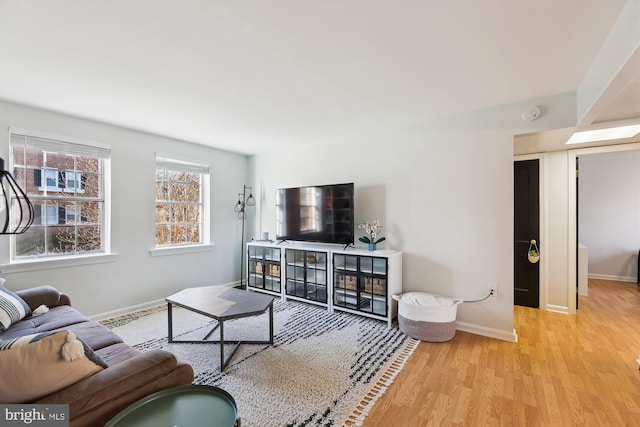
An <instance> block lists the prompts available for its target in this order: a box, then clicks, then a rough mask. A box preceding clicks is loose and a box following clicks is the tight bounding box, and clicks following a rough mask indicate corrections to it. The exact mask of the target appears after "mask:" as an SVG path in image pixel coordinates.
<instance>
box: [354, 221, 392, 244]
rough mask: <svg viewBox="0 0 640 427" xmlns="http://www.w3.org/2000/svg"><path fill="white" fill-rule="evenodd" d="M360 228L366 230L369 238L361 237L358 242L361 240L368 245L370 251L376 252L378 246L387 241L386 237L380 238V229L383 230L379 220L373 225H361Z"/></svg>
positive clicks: (367, 223) (366, 223)
mask: <svg viewBox="0 0 640 427" xmlns="http://www.w3.org/2000/svg"><path fill="white" fill-rule="evenodd" d="M358 228H359V229H361V230H364V231H365V232H366V233H367V234H368V236H362V237H359V238H358V240H360V241H361V242H362V243H366V244H368V245H369V250H370V251H375V250H376V245H377V244H378V243H380V242H384V241H385V240H386V237H378V234H379V233H378V229H379V228H382V225H381V224H380V221H378V220H377V219H376V220H375V221H373V223H372V224H369V221H367V222H365V223H363V224H360V225H359V226H358Z"/></svg>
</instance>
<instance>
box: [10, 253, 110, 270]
mask: <svg viewBox="0 0 640 427" xmlns="http://www.w3.org/2000/svg"><path fill="white" fill-rule="evenodd" d="M118 255H119V254H117V253H108V254H107V253H95V254H83V255H73V256H65V257H46V258H33V259H28V260H18V261H12V262H11V263H10V264H3V265H0V273H3V274H4V273H24V272H28V271H35V270H50V269H54V268H66V267H76V266H82V265H90V264H102V263H106V262H114V261H115V260H116V258H117V257H118Z"/></svg>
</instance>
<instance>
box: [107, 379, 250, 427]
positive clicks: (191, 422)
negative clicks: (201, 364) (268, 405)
mask: <svg viewBox="0 0 640 427" xmlns="http://www.w3.org/2000/svg"><path fill="white" fill-rule="evenodd" d="M134 426H135V427H165V426H166V427H192V426H211V427H240V419H239V418H238V408H237V406H236V402H235V400H234V399H233V397H232V396H231V395H230V394H229V393H227V392H226V391H224V390H223V389H221V388H218V387H212V386H206V385H185V386H179V387H173V388H169V389H166V390H162V391H159V392H157V393H154V394H151V395H149V396H147V397H145V398H144V399H141V400H139V401H137V402H136V403H134V404H132V405H130V406H128V407H127V408H125V409H123V410H122V411H121V412H120V413H118V415H116V416H115V417H113V418H112V419H111V420H109V422H108V423H107V424H105V427H134Z"/></svg>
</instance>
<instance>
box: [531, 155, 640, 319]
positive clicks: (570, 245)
mask: <svg viewBox="0 0 640 427" xmlns="http://www.w3.org/2000/svg"><path fill="white" fill-rule="evenodd" d="M568 151H569V155H568V156H567V160H568V162H569V167H568V168H567V169H568V176H567V182H568V184H569V185H568V190H569V192H568V194H569V200H568V202H569V212H568V213H569V218H568V220H569V224H568V225H569V230H567V231H568V239H567V253H568V260H567V261H568V267H569V271H568V273H569V274H568V277H567V284H568V285H567V288H568V289H567V292H568V301H569V306H568V307H567V308H568V313H569V314H575V313H576V297H575V294H576V292H578V283H577V281H576V274H575V272H576V268H577V267H578V251H577V244H576V243H577V241H578V235H577V232H576V231H577V230H576V227H577V225H578V194H577V188H576V185H575V184H576V182H575V179H576V166H577V160H576V159H577V158H578V157H582V156H587V155H590V154H607V153H621V152H625V151H640V143H629V144H616V145H602V146H598V147H585V148H575V149H573V150H568ZM540 260H542V256H540Z"/></svg>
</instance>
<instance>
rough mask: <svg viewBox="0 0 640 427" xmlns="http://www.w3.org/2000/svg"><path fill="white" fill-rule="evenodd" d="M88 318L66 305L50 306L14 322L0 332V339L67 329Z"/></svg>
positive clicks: (86, 320)
mask: <svg viewBox="0 0 640 427" xmlns="http://www.w3.org/2000/svg"><path fill="white" fill-rule="evenodd" d="M88 321H89V319H88V318H87V317H86V316H85V315H83V314H82V313H80V312H79V311H77V310H76V309H74V308H73V307H70V306H68V305H63V306H60V307H53V308H50V309H49V311H48V312H46V313H44V314H42V315H40V316H30V317H26V318H24V319H22V321H20V322H18V323H16V324H14V325H13V326H11V327H10V328H9V329H7V330H6V331H5V332H3V333H2V334H0V338H1V339H10V338H17V337H20V336H23V335H30V334H35V333H38V332H47V331H55V330H62V329H69V327H70V326H71V325H76V324H80V323H85V322H88Z"/></svg>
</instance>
